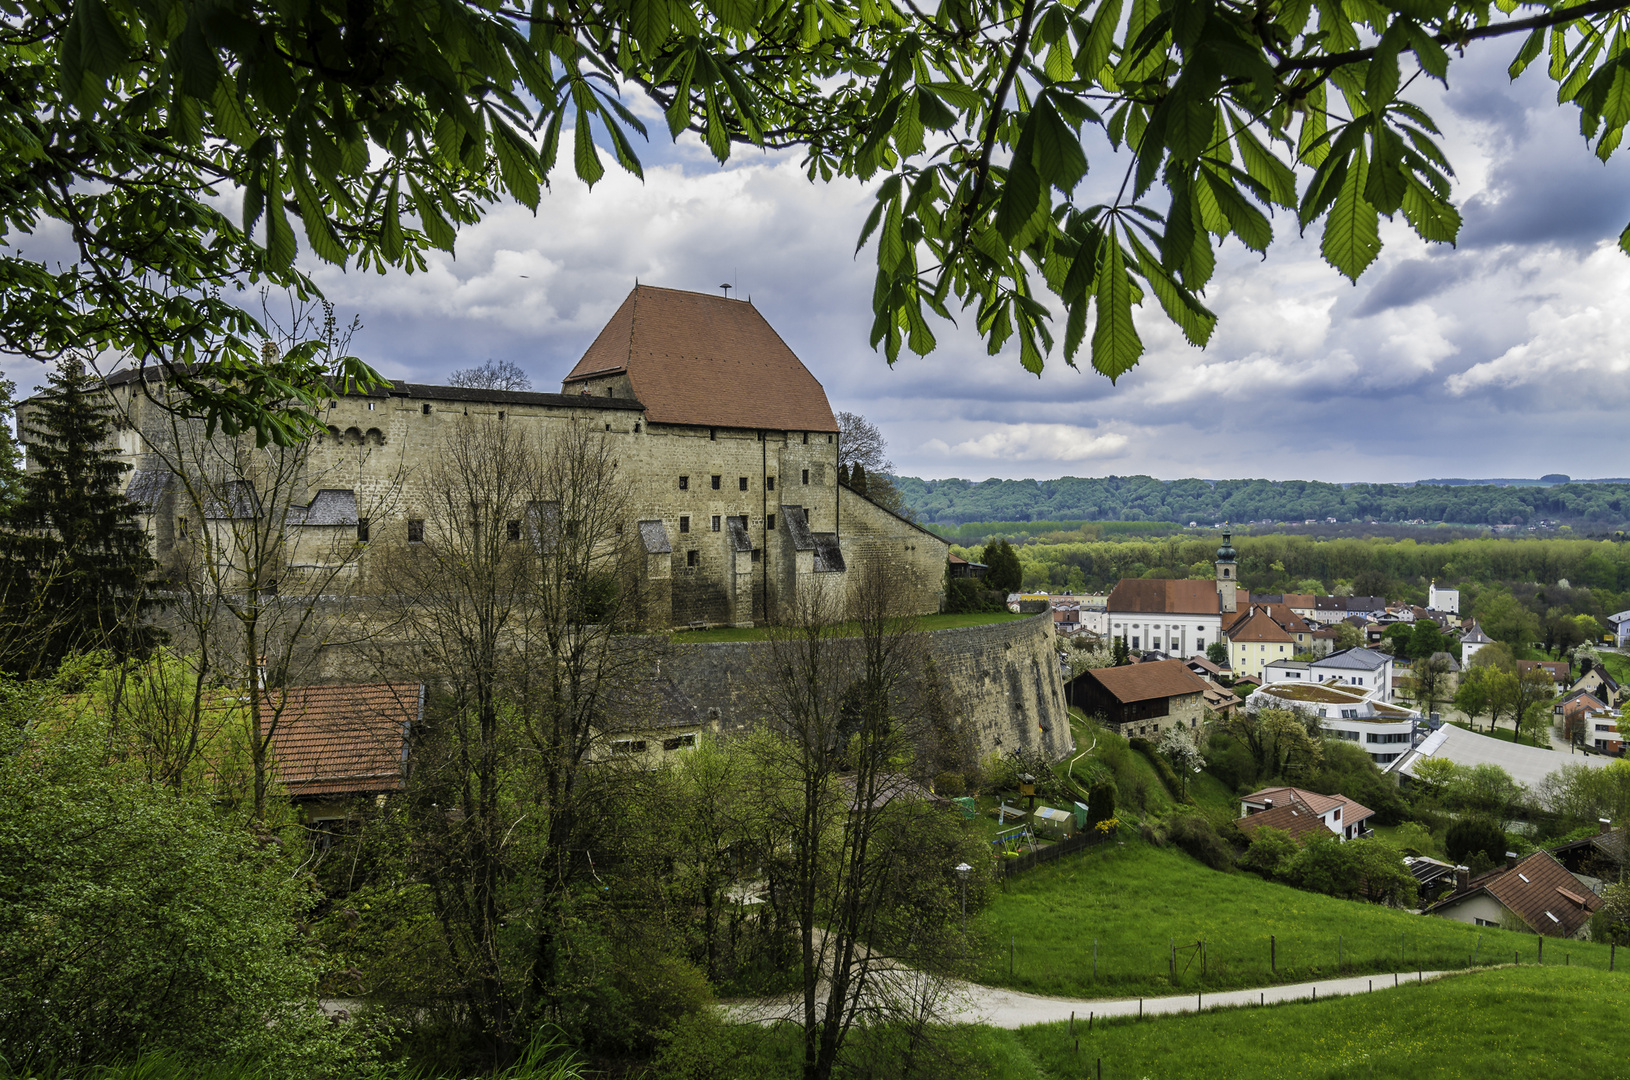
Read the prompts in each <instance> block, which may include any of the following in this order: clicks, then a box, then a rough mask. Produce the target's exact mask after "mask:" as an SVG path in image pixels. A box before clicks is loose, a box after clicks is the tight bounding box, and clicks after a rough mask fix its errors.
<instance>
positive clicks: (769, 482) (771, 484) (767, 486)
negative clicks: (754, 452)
mask: <svg viewBox="0 0 1630 1080" xmlns="http://www.w3.org/2000/svg"><path fill="white" fill-rule="evenodd" d="M764 490H765V491H774V490H775V477H773V476H766V477H765V478H764Z"/></svg>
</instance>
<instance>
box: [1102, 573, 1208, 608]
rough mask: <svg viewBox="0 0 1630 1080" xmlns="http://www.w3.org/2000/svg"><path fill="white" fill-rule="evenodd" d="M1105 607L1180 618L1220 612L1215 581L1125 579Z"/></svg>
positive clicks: (1120, 582) (1119, 583)
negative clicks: (1157, 613)
mask: <svg viewBox="0 0 1630 1080" xmlns="http://www.w3.org/2000/svg"><path fill="white" fill-rule="evenodd" d="M1106 606H1107V607H1108V608H1109V610H1110V611H1137V612H1149V613H1156V612H1159V613H1162V614H1177V615H1215V614H1217V613H1218V611H1220V610H1221V609H1220V608H1219V607H1218V600H1217V583H1216V582H1214V581H1169V580H1166V579H1162V578H1122V579H1121V580H1120V581H1119V582H1118V583H1117V584H1116V585H1115V588H1114V590H1113V591H1112V592H1111V593H1110V594H1109V600H1108V602H1107V605H1106Z"/></svg>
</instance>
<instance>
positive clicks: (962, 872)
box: [956, 863, 973, 937]
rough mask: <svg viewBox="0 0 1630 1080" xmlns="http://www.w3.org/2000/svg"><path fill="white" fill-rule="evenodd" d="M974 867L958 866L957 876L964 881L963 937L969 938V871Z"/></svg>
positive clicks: (960, 864) (965, 864) (962, 864)
mask: <svg viewBox="0 0 1630 1080" xmlns="http://www.w3.org/2000/svg"><path fill="white" fill-rule="evenodd" d="M972 869H973V867H971V866H969V865H968V864H967V863H957V864H956V876H957V877H958V878H959V879H961V881H962V936H963V937H967V936H968V871H969V870H972Z"/></svg>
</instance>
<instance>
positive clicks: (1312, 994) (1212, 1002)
mask: <svg viewBox="0 0 1630 1080" xmlns="http://www.w3.org/2000/svg"><path fill="white" fill-rule="evenodd" d="M1479 970H1486V969H1479ZM1458 974H1465V973H1463V972H1456V971H1424V972H1417V973H1416V974H1414V975H1407V974H1404V975H1354V976H1349V977H1347V978H1339V979H1321V980H1317V981H1314V982H1305V983H1292V984H1290V985H1288V986H1264V987H1259V988H1256V989H1251V990H1223V991H1218V992H1216V993H1212V994H1182V995H1177V996H1172V997H1157V998H1108V999H1106V998H1099V999H1096V1000H1088V999H1080V998H1049V997H1040V996H1038V995H1036V994H1025V993H1020V992H1019V991H1017V990H1002V989H998V988H996V987H992V986H980V985H978V984H976V983H962V984H961V985H960V987H959V988H958V989H957V990H956V991H954V993H953V999H952V1001H951V1003H950V1007H949V1008H948V1009H947V1012H948V1014H949V1019H951V1020H952V1021H953V1022H955V1023H962V1024H988V1025H989V1026H991V1027H999V1028H1020V1027H1024V1026H1025V1025H1027V1024H1045V1023H1052V1022H1055V1021H1060V1020H1068V1019H1069V1018H1070V1016H1071V1015H1072V1014H1073V1015H1074V1016H1075V1019H1076V1022H1077V1023H1081V1022H1085V1021H1086V1020H1087V1018H1088V1016H1089V1015H1093V1016H1139V1015H1142V1016H1171V1015H1176V1014H1179V1013H1192V1012H1198V1011H1199V1010H1201V1009H1212V1008H1219V1007H1226V1006H1235V1007H1238V1006H1245V1005H1268V1004H1273V1003H1276V1002H1283V1001H1313V1000H1317V999H1319V998H1324V997H1345V996H1348V995H1351V994H1367V993H1372V992H1374V991H1379V990H1390V989H1392V988H1393V987H1394V986H1402V985H1403V984H1405V983H1416V982H1424V981H1426V980H1428V979H1438V978H1442V977H1444V976H1448V975H1458ZM720 1005H721V1007H722V1008H723V1009H724V1010H725V1014H726V1016H727V1018H728V1019H730V1020H731V1021H733V1022H735V1023H741V1024H772V1023H778V1022H781V1021H783V1020H793V1021H795V1022H796V1021H798V1020H799V1019H800V1017H801V1015H802V1009H803V1004H802V1000H801V999H797V998H775V999H771V998H760V999H756V1000H750V1001H730V1002H721V1003H720Z"/></svg>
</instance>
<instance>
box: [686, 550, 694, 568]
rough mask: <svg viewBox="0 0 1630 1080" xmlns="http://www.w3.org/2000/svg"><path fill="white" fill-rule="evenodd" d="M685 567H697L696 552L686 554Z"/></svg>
mask: <svg viewBox="0 0 1630 1080" xmlns="http://www.w3.org/2000/svg"><path fill="white" fill-rule="evenodd" d="M685 565H686V566H695V565H696V552H695V551H694V550H691V551H687V552H685Z"/></svg>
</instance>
